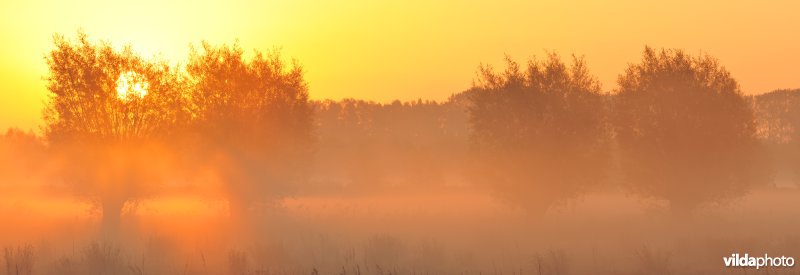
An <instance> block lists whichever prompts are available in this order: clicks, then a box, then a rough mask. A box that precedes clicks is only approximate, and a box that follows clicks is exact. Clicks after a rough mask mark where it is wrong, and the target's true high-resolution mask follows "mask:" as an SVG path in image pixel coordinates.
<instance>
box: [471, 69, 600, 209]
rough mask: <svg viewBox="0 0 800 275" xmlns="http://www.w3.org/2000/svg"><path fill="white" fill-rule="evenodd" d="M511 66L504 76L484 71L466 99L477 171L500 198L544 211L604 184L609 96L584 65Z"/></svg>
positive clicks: (482, 70) (489, 70)
mask: <svg viewBox="0 0 800 275" xmlns="http://www.w3.org/2000/svg"><path fill="white" fill-rule="evenodd" d="M507 63H508V65H507V68H506V70H505V72H503V73H496V72H494V71H493V70H492V69H491V68H490V67H488V66H482V67H481V68H480V71H479V79H478V81H477V82H476V83H475V85H474V87H473V88H472V90H471V91H468V92H467V93H468V95H469V96H470V99H471V106H470V107H469V114H470V121H469V123H470V128H471V131H472V142H473V146H474V147H473V148H474V151H475V153H476V154H477V157H478V163H477V164H478V166H477V167H478V168H479V169H476V171H478V170H479V171H482V172H483V173H481V175H482V176H481V177H479V178H482V179H483V183H484V184H485V185H486V186H489V187H491V188H492V189H493V190H495V191H496V192H497V194H498V195H500V196H501V197H503V198H506V199H508V200H510V201H512V202H514V203H519V204H521V205H523V206H525V207H527V208H528V209H529V210H531V211H533V212H542V211H545V210H547V209H548V208H549V207H551V206H552V204H554V203H557V202H562V201H564V200H565V199H569V198H573V197H575V196H577V195H579V194H580V193H582V192H584V191H586V190H587V189H591V188H593V186H596V185H597V184H599V183H601V182H602V181H603V178H604V175H605V171H606V167H607V164H608V160H607V145H608V137H609V136H608V131H607V129H608V128H607V127H606V123H605V115H604V113H605V112H604V104H603V102H604V97H603V96H602V94H601V92H600V84H599V82H598V81H597V79H596V78H595V77H594V76H592V75H591V74H590V73H589V71H588V69H587V68H586V63H585V62H584V60H583V59H582V58H577V57H573V62H572V65H571V66H567V65H565V64H564V63H563V62H562V61H561V59H560V58H559V57H558V56H557V55H556V54H550V55H549V56H548V58H547V59H545V60H543V61H539V60H535V59H534V60H531V61H529V62H528V66H527V68H524V69H521V68H520V66H519V64H517V63H516V62H514V61H512V60H510V59H507Z"/></svg>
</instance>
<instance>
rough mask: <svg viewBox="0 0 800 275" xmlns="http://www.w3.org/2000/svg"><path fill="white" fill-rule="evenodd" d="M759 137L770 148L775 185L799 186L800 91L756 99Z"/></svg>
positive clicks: (771, 94) (779, 92)
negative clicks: (788, 184)
mask: <svg viewBox="0 0 800 275" xmlns="http://www.w3.org/2000/svg"><path fill="white" fill-rule="evenodd" d="M752 101H753V102H752V103H753V112H754V114H755V118H756V129H757V130H756V133H757V137H758V139H759V141H761V143H762V144H764V146H765V147H766V148H767V149H766V150H767V151H768V155H769V157H770V160H771V164H772V168H773V170H774V172H775V181H776V184H777V183H778V182H781V181H782V182H794V183H795V184H796V183H797V180H798V176H800V174H798V172H797V169H796V167H797V165H798V164H799V163H800V89H795V90H776V91H772V92H769V93H765V94H761V95H758V96H754V97H752Z"/></svg>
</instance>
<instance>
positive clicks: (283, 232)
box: [0, 34, 800, 274]
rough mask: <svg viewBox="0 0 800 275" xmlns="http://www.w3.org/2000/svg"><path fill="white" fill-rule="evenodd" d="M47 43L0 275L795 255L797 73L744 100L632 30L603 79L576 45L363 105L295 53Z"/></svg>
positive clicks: (712, 266) (704, 69)
mask: <svg viewBox="0 0 800 275" xmlns="http://www.w3.org/2000/svg"><path fill="white" fill-rule="evenodd" d="M55 46H56V47H55V49H54V50H53V51H52V52H51V53H49V54H48V56H47V59H46V62H47V63H48V66H49V68H50V75H48V76H47V82H48V86H47V87H48V90H49V91H50V92H51V93H52V96H51V99H50V101H49V102H48V107H47V109H46V110H44V114H45V115H44V118H45V124H46V125H43V127H42V131H41V132H35V133H34V132H23V131H19V130H15V129H10V130H8V131H7V132H6V133H5V134H4V135H2V136H0V247H3V249H4V250H3V258H2V259H1V260H0V262H2V263H3V265H2V267H3V269H2V271H0V273H3V274H730V273H734V274H739V273H741V274H746V273H759V272H761V273H771V274H775V273H778V274H781V273H792V271H794V267H762V268H760V269H758V270H757V269H755V268H750V267H726V266H725V265H724V263H723V260H722V257H730V256H731V254H734V253H740V254H742V255H744V253H749V254H750V255H757V256H760V255H763V254H765V253H769V255H770V256H772V257H775V256H777V257H780V256H787V257H796V256H797V255H798V253H800V235H799V234H797V233H795V232H798V229H800V222H798V221H796V219H794V217H797V215H799V214H800V207H797V206H798V204H797V201H798V198H800V190H798V188H797V180H798V178H797V176H798V175H797V173H796V172H797V169H796V168H795V167H796V165H797V160H798V159H797V156H798V154H797V152H798V151H797V148H798V147H797V143H796V142H797V140H798V139H797V137H798V134H799V133H800V132H797V131H796V130H795V129H797V126H798V125H800V117H799V116H798V115H797V113H798V112H797V110H798V109H797V106H800V105H798V104H800V101H799V100H798V99H800V91H798V90H783V91H774V92H770V93H765V94H762V95H758V96H751V97H747V96H743V95H742V93H741V91H740V90H739V87H738V84H736V80H735V79H734V78H733V77H732V76H731V75H730V74H729V73H728V72H727V71H726V70H725V69H724V67H722V66H720V65H719V64H717V61H716V60H715V59H713V58H712V57H710V56H691V55H688V54H686V53H684V52H683V51H681V50H672V49H652V48H649V47H646V48H645V50H644V51H643V54H642V60H641V62H640V63H636V64H631V65H630V67H629V68H628V69H627V70H626V71H625V72H623V73H621V75H620V78H619V81H618V87H611V88H604V87H601V86H600V85H599V82H598V81H597V79H596V78H595V77H594V76H592V75H591V73H590V71H589V67H588V66H587V64H586V62H585V61H584V60H583V59H582V58H580V57H574V56H573V58H572V59H571V60H569V59H567V61H563V59H562V57H561V56H559V55H557V54H555V53H553V54H549V55H546V56H545V57H544V58H532V59H531V60H528V61H527V62H525V63H523V65H521V64H520V63H518V62H517V61H514V60H510V59H509V60H508V62H507V64H506V67H505V68H502V69H500V70H497V69H494V68H491V67H489V66H479V67H478V70H477V72H478V74H477V79H476V81H475V83H474V84H473V87H472V88H471V89H469V90H467V91H463V92H459V93H455V94H453V96H452V97H451V98H450V99H448V100H446V101H443V102H435V101H427V100H424V99H420V100H417V101H411V102H400V101H395V102H391V103H377V102H369V101H363V100H358V99H344V100H339V101H333V100H322V101H314V100H309V98H308V93H309V90H312V91H313V89H310V88H309V86H310V84H309V83H306V82H305V81H304V80H303V68H302V67H301V66H300V65H299V63H298V62H287V61H285V60H284V59H282V57H281V56H280V53H279V52H268V53H266V54H261V53H256V54H255V55H254V56H255V57H253V58H251V59H248V58H245V57H244V54H243V52H244V51H243V50H242V49H241V48H240V47H239V46H238V45H236V44H234V45H210V44H207V43H204V44H202V46H201V47H199V48H197V49H195V50H193V52H192V54H191V56H190V58H189V60H188V61H187V63H186V65H185V67H183V68H173V67H170V66H168V65H166V64H165V63H162V62H160V61H158V60H155V61H153V60H146V59H142V58H141V57H139V56H137V55H135V54H133V53H132V52H130V51H129V50H121V51H119V50H114V49H112V48H110V46H108V45H107V44H102V43H100V44H93V43H91V42H89V41H88V40H87V39H86V35H85V34H79V35H78V38H77V39H76V40H70V39H66V38H64V37H60V36H57V37H56V39H55ZM122 76H124V81H123V82H121V80H120V79H123V77H122ZM121 83H122V84H121ZM131 87H133V88H131ZM128 89H132V90H128Z"/></svg>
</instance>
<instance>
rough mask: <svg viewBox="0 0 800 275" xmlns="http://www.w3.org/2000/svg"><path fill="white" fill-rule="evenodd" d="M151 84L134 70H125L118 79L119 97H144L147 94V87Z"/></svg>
mask: <svg viewBox="0 0 800 275" xmlns="http://www.w3.org/2000/svg"><path fill="white" fill-rule="evenodd" d="M149 86H150V85H148V84H147V82H145V81H144V80H143V79H142V77H141V76H140V75H139V74H137V73H135V72H132V71H128V72H124V73H121V74H120V75H119V78H118V79H117V98H119V99H121V100H130V99H133V98H143V97H144V96H146V95H147V88H148V87H149Z"/></svg>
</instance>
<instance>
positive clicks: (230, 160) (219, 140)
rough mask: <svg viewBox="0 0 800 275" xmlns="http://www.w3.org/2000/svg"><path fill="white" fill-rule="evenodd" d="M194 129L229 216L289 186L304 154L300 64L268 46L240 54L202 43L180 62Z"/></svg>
mask: <svg viewBox="0 0 800 275" xmlns="http://www.w3.org/2000/svg"><path fill="white" fill-rule="evenodd" d="M187 72H188V74H189V78H190V80H191V81H192V84H191V85H192V86H191V98H192V101H193V105H194V108H195V114H196V119H195V122H194V127H195V129H196V131H197V133H198V134H199V137H200V139H201V143H202V146H203V148H204V149H203V150H201V151H202V152H204V154H206V155H210V156H217V157H216V158H215V159H214V160H213V161H216V163H215V166H217V167H220V168H221V169H220V173H221V175H222V178H223V180H224V181H225V184H226V186H227V189H228V191H229V193H230V196H231V197H230V201H229V202H230V207H231V212H232V214H235V215H241V214H244V213H245V212H246V211H247V209H248V208H249V207H250V206H251V205H252V204H253V203H255V202H259V201H269V200H270V199H274V198H279V197H281V196H284V195H286V194H288V193H289V192H291V191H293V189H294V187H295V186H296V185H297V183H298V182H300V181H302V180H303V175H304V174H305V173H303V170H302V169H303V167H305V166H307V164H308V163H307V162H308V159H309V157H310V154H311V152H312V150H311V149H312V148H311V146H312V145H313V136H312V134H313V133H312V126H313V125H312V108H311V106H310V104H309V102H308V87H307V85H306V83H305V80H304V79H303V71H302V68H301V67H300V66H299V65H297V64H296V63H295V64H292V66H288V65H287V64H285V63H284V62H283V61H282V60H281V58H280V54H279V53H278V52H276V51H273V52H270V53H268V54H267V55H262V54H261V53H256V54H255V56H254V57H253V58H252V59H251V60H249V61H248V60H245V58H244V56H243V51H242V49H241V48H240V47H239V46H238V45H233V46H231V47H229V46H227V45H222V46H219V47H215V46H212V45H209V44H208V43H203V45H202V49H201V50H200V51H198V50H193V51H192V53H191V55H190V60H189V63H188V65H187Z"/></svg>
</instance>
